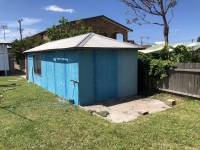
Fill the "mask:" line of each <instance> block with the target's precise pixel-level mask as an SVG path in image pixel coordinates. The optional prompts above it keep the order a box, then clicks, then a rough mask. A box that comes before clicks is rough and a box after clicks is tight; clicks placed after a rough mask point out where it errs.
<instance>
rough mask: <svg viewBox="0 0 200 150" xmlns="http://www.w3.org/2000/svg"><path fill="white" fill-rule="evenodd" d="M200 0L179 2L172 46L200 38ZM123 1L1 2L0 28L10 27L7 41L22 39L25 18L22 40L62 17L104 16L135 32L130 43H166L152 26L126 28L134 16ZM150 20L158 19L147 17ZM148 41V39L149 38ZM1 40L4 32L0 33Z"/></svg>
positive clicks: (172, 23) (48, 0)
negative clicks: (142, 41) (175, 43)
mask: <svg viewBox="0 0 200 150" xmlns="http://www.w3.org/2000/svg"><path fill="white" fill-rule="evenodd" d="M199 7H200V0H179V3H178V5H177V6H176V7H175V8H174V18H173V20H172V22H171V23H170V42H190V41H192V39H196V38H197V37H198V36H200V13H199ZM127 10H129V9H128V7H127V6H126V5H124V4H123V3H122V2H120V0H0V25H7V26H8V29H6V39H7V40H14V39H16V38H19V31H18V28H19V27H18V26H19V25H18V23H17V20H18V19H21V18H23V22H22V28H23V37H26V36H31V35H33V34H36V33H38V32H40V31H43V30H45V29H46V28H48V27H51V26H52V25H53V24H57V23H58V20H59V19H60V17H62V16H64V17H66V18H67V19H68V20H76V19H81V18H87V17H92V16H98V15H105V16H107V17H110V18H112V19H113V20H116V21H117V22H119V23H121V24H123V25H125V26H127V27H129V28H131V29H133V30H134V31H133V32H131V33H129V40H135V41H136V42H138V43H139V42H140V38H141V37H145V38H144V43H146V44H148V43H155V42H160V41H163V35H162V27H160V26H157V25H152V24H145V25H138V24H127V21H126V20H127V19H130V18H134V14H132V13H127ZM148 19H150V20H159V18H155V17H148ZM147 37H148V38H147ZM0 39H3V31H2V30H0Z"/></svg>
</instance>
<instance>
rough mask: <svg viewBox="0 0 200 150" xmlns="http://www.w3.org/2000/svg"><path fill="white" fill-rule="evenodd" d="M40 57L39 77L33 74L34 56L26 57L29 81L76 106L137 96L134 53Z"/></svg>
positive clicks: (52, 53)
mask: <svg viewBox="0 0 200 150" xmlns="http://www.w3.org/2000/svg"><path fill="white" fill-rule="evenodd" d="M41 55H42V64H41V66H42V73H41V76H39V75H37V74H35V73H34V71H33V54H32V53H29V54H28V67H29V69H28V70H29V72H28V75H29V81H31V82H33V83H35V84H37V85H39V86H42V87H43V88H45V89H47V90H48V91H50V92H52V93H54V94H56V95H58V96H60V97H63V98H65V99H68V100H69V99H74V100H75V104H80V105H89V104H93V103H96V102H101V101H104V100H108V99H117V98H120V97H127V96H133V95H136V94H137V51H136V50H111V49H96V50H91V49H88V50H62V51H61V50H59V51H49V52H42V53H41ZM71 80H75V81H79V84H74V82H72V81H71Z"/></svg>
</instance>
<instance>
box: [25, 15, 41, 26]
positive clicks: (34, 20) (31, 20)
mask: <svg viewBox="0 0 200 150" xmlns="http://www.w3.org/2000/svg"><path fill="white" fill-rule="evenodd" d="M41 21H42V19H38V18H28V17H24V18H23V22H22V24H23V25H25V26H29V25H33V24H37V23H39V22H41Z"/></svg>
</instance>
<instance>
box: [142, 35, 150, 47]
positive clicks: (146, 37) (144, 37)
mask: <svg viewBox="0 0 200 150" xmlns="http://www.w3.org/2000/svg"><path fill="white" fill-rule="evenodd" d="M144 39H149V37H148V36H141V37H140V44H141V45H143V40H144Z"/></svg>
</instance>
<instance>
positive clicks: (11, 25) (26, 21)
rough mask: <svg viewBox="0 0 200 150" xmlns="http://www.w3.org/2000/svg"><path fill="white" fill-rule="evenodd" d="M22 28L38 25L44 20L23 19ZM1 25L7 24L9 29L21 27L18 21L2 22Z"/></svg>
mask: <svg viewBox="0 0 200 150" xmlns="http://www.w3.org/2000/svg"><path fill="white" fill-rule="evenodd" d="M22 19H23V21H22V26H31V25H34V24H37V23H39V22H41V21H42V19H39V18H29V17H23V18H22ZM1 24H5V25H7V26H8V28H18V27H19V23H18V22H17V20H16V21H3V22H1Z"/></svg>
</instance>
